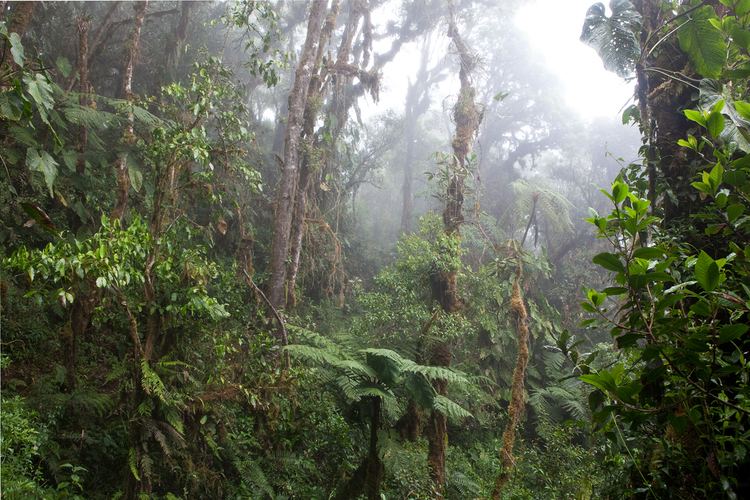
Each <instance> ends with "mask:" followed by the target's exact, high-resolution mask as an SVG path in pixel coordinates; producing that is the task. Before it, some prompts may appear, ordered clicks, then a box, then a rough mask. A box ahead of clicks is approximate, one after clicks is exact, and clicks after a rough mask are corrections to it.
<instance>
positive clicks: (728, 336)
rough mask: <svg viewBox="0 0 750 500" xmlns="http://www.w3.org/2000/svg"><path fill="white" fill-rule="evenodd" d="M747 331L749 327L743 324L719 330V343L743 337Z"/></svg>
mask: <svg viewBox="0 0 750 500" xmlns="http://www.w3.org/2000/svg"><path fill="white" fill-rule="evenodd" d="M748 329H750V327H749V326H748V325H743V324H737V325H727V326H724V327H722V329H721V330H719V343H721V344H724V343H726V342H731V341H733V340H736V339H738V338H740V337H741V336H742V335H744V334H745V333H746V332H747V330H748Z"/></svg>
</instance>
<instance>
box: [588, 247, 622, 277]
mask: <svg viewBox="0 0 750 500" xmlns="http://www.w3.org/2000/svg"><path fill="white" fill-rule="evenodd" d="M591 261H592V262H593V263H594V264H597V265H598V266H601V267H603V268H604V269H606V270H608V271H613V272H616V273H623V272H625V266H623V264H622V262H621V261H620V257H618V256H617V255H615V254H613V253H607V252H602V253H600V254H598V255H596V256H595V257H594V258H593V259H591Z"/></svg>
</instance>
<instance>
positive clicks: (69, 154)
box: [62, 149, 78, 172]
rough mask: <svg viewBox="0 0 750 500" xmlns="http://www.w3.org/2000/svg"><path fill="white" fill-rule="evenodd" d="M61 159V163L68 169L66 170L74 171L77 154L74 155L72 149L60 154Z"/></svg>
mask: <svg viewBox="0 0 750 500" xmlns="http://www.w3.org/2000/svg"><path fill="white" fill-rule="evenodd" d="M62 159H63V163H65V166H66V167H68V170H70V171H71V172H75V171H76V163H77V162H78V153H76V152H75V151H74V150H72V149H68V150H65V151H63V153H62Z"/></svg>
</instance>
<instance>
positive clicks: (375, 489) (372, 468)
mask: <svg viewBox="0 0 750 500" xmlns="http://www.w3.org/2000/svg"><path fill="white" fill-rule="evenodd" d="M380 406H381V400H380V398H379V397H377V396H376V397H373V398H372V416H371V420H370V448H369V451H368V454H367V471H366V473H365V495H367V500H380V483H381V482H382V480H383V462H381V461H380V455H379V454H378V430H380Z"/></svg>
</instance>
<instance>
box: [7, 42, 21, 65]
mask: <svg viewBox="0 0 750 500" xmlns="http://www.w3.org/2000/svg"><path fill="white" fill-rule="evenodd" d="M8 39H9V40H10V54H11V55H12V56H13V61H14V62H15V63H16V64H18V65H19V66H21V67H22V68H23V59H24V55H23V44H22V43H21V37H20V36H18V33H11V34H10V36H9V37H8Z"/></svg>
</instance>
